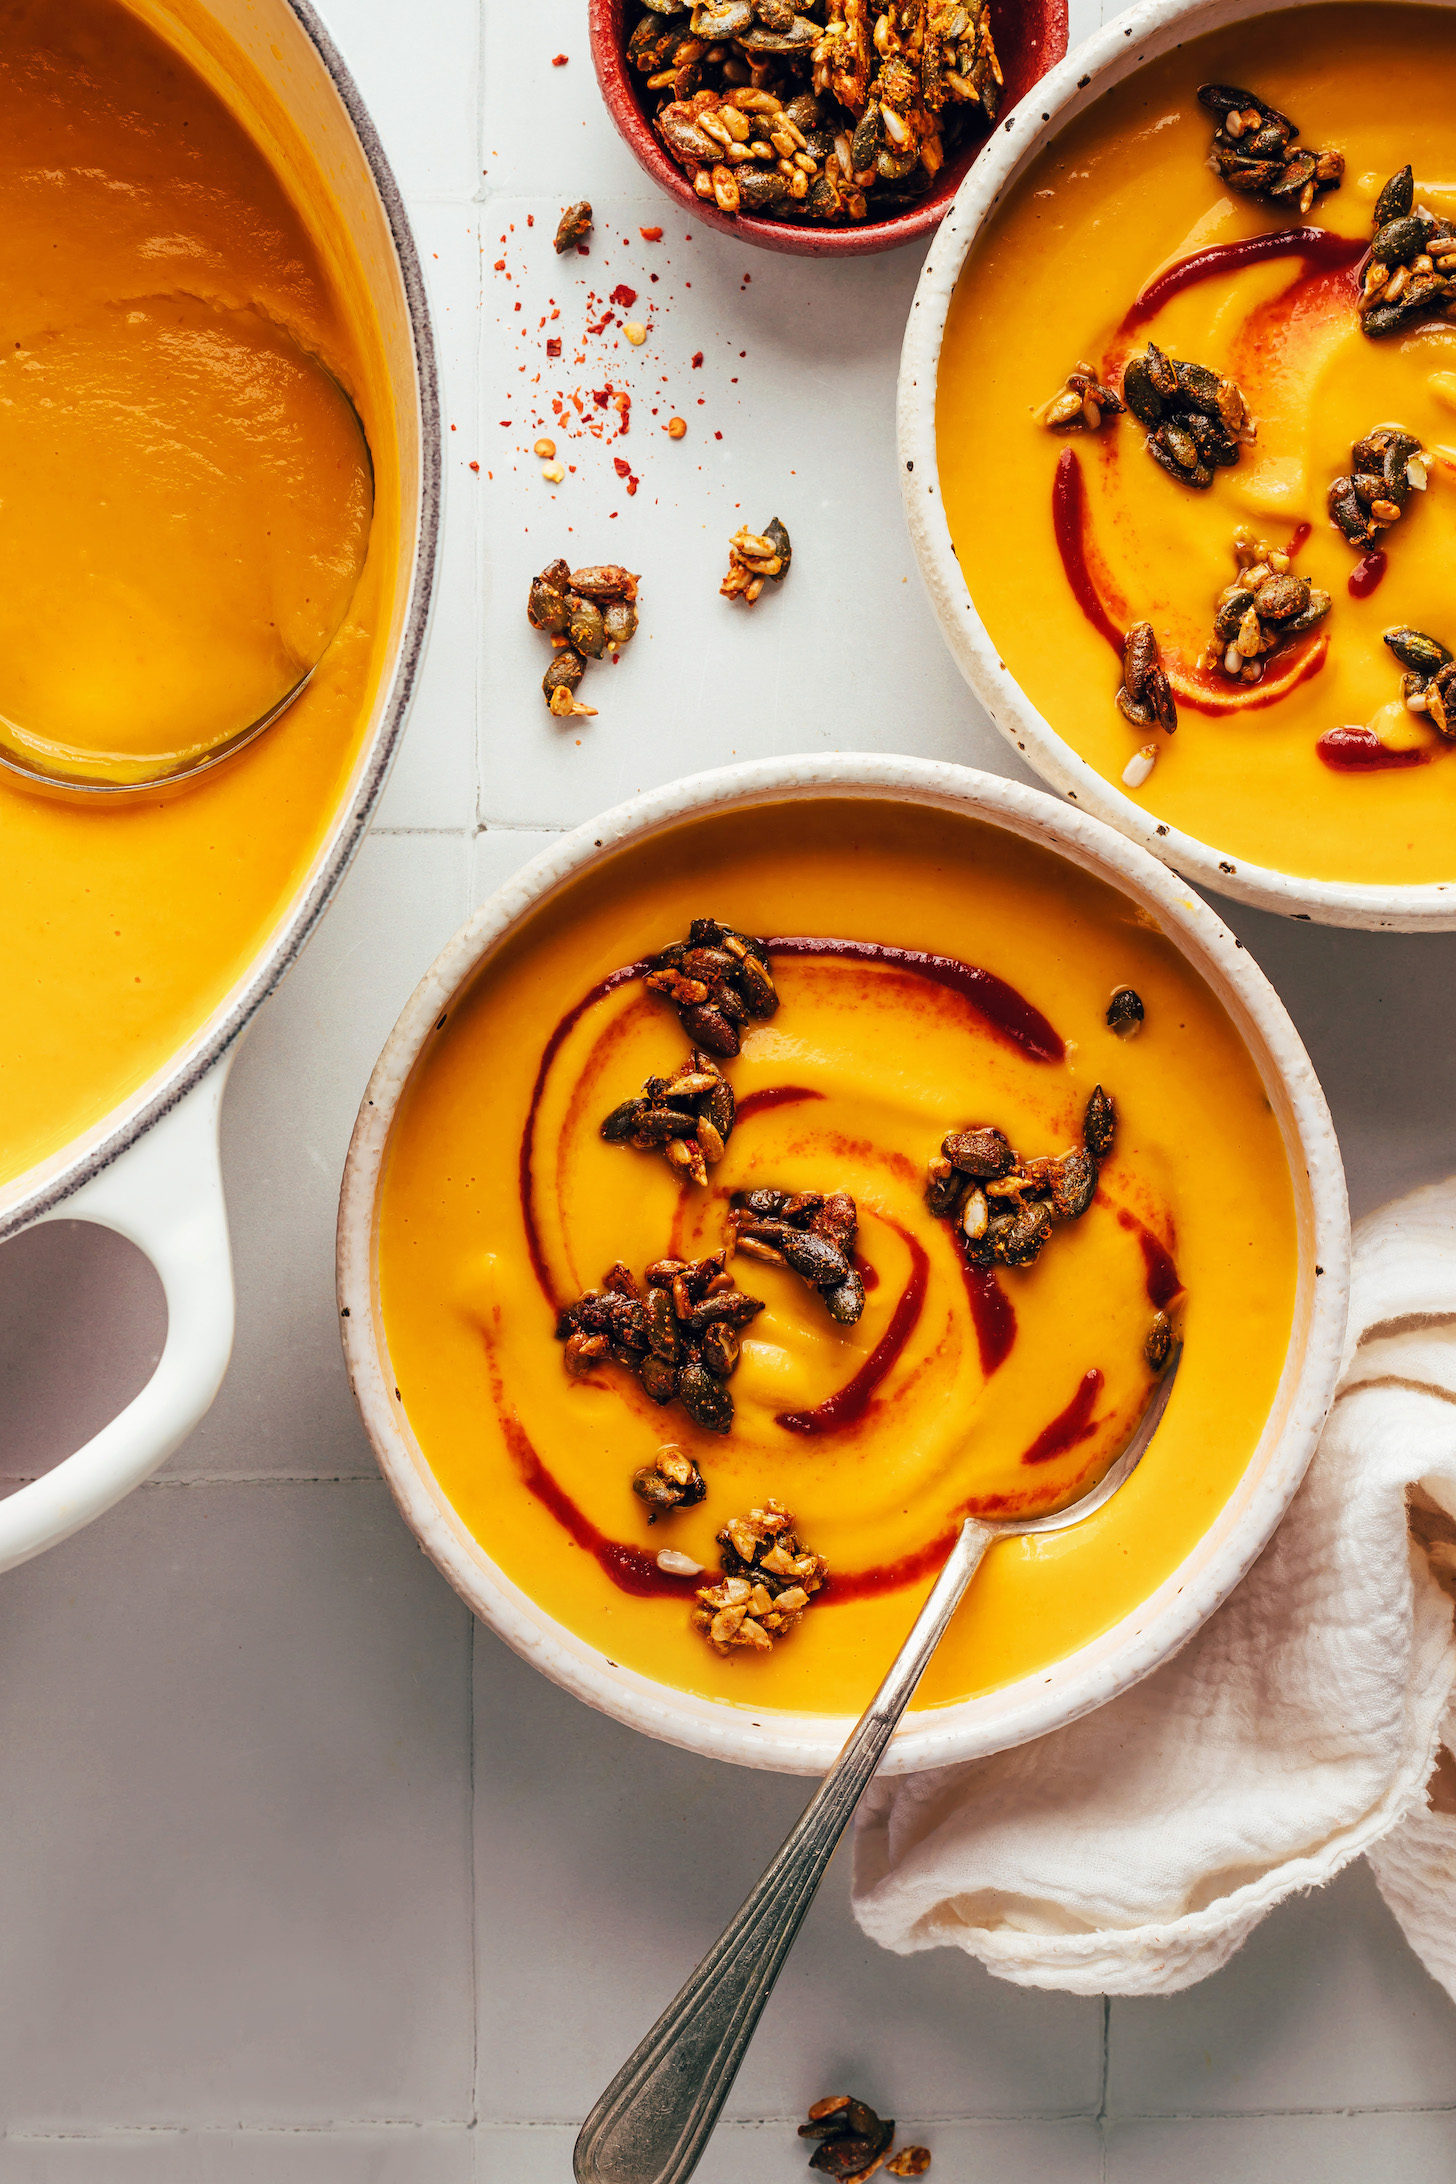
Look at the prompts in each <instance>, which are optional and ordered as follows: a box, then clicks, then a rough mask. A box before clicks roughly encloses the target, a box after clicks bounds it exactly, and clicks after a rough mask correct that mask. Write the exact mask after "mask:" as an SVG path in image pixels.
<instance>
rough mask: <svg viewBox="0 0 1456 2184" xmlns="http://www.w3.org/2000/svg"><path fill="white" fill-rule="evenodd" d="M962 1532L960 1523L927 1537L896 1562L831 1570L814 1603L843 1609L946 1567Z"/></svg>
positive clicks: (897, 1589) (912, 1582)
mask: <svg viewBox="0 0 1456 2184" xmlns="http://www.w3.org/2000/svg"><path fill="white" fill-rule="evenodd" d="M959 1531H960V1526H959V1525H953V1526H952V1527H951V1529H950V1530H949V1531H948V1532H942V1533H941V1534H940V1537H939V1538H938V1539H931V1540H927V1541H926V1543H925V1545H924V1546H923V1547H916V1548H914V1549H912V1551H911V1552H910V1553H909V1554H908V1555H901V1556H900V1558H899V1560H898V1561H895V1562H881V1563H878V1564H876V1565H875V1566H874V1568H872V1569H868V1570H831V1571H830V1573H829V1575H828V1577H827V1578H826V1580H825V1583H824V1589H823V1591H822V1592H821V1593H820V1595H819V1598H818V1599H817V1600H816V1601H815V1603H814V1604H815V1606H816V1607H818V1606H820V1605H822V1606H824V1607H826V1608H842V1607H843V1606H844V1605H845V1604H846V1602H848V1601H850V1600H870V1599H873V1598H874V1596H875V1595H876V1594H877V1593H887V1592H898V1591H899V1590H900V1587H901V1586H902V1585H913V1584H914V1583H915V1582H916V1580H917V1579H918V1578H922V1577H929V1576H930V1575H931V1574H932V1572H934V1571H936V1570H939V1569H941V1568H942V1567H943V1566H944V1564H945V1560H946V1557H947V1556H948V1555H949V1553H950V1551H951V1549H952V1547H954V1545H955V1543H956V1538H957V1535H958V1533H959Z"/></svg>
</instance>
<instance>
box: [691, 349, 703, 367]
mask: <svg viewBox="0 0 1456 2184" xmlns="http://www.w3.org/2000/svg"><path fill="white" fill-rule="evenodd" d="M702 368H703V352H702V350H701V349H699V351H698V353H697V355H696V356H695V357H694V358H693V370H694V371H695V372H700V371H701V370H702Z"/></svg>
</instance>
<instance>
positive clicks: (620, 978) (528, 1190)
mask: <svg viewBox="0 0 1456 2184" xmlns="http://www.w3.org/2000/svg"><path fill="white" fill-rule="evenodd" d="M651 968H652V965H651V963H650V962H643V963H627V964H624V965H623V967H622V968H621V970H619V971H611V972H609V973H608V975H607V976H606V977H605V978H602V979H598V981H597V983H596V985H594V986H593V987H592V989H591V991H590V992H589V993H584V994H583V995H582V997H581V999H580V1000H579V1001H578V1002H577V1004H576V1006H575V1008H571V1009H568V1010H567V1012H566V1014H565V1015H564V1016H563V1017H562V1019H561V1022H560V1023H559V1024H558V1025H557V1027H556V1029H555V1030H554V1031H553V1032H552V1034H551V1036H550V1038H549V1039H548V1040H547V1041H546V1046H545V1049H544V1051H543V1053H542V1056H541V1066H540V1068H539V1069H538V1070H537V1071H536V1082H535V1084H534V1085H533V1086H532V1088H531V1104H530V1106H529V1107H528V1108H527V1110H526V1127H525V1129H524V1130H523V1131H522V1132H521V1157H520V1164H519V1169H518V1174H519V1186H520V1193H521V1219H522V1221H523V1222H524V1224H525V1230H526V1249H527V1250H528V1251H529V1252H530V1254H531V1265H532V1267H533V1268H534V1270H535V1275H536V1279H537V1281H538V1282H539V1283H540V1285H541V1291H542V1294H543V1296H544V1297H545V1298H546V1301H547V1303H548V1304H551V1305H554V1304H555V1303H556V1302H557V1299H556V1294H555V1291H554V1290H553V1289H552V1287H551V1276H550V1275H549V1274H548V1273H547V1271H546V1255H545V1253H544V1252H543V1251H542V1249H541V1237H540V1234H539V1232H538V1230H537V1227H536V1211H535V1204H534V1193H533V1189H532V1180H531V1155H532V1152H533V1149H534V1146H535V1139H536V1115H537V1111H538V1109H539V1108H540V1105H541V1095H542V1093H543V1092H544V1091H545V1089H546V1077H547V1073H548V1071H549V1070H550V1067H551V1064H552V1063H553V1062H554V1061H555V1059H556V1057H557V1055H558V1054H559V1053H560V1051H561V1045H562V1041H563V1040H564V1039H565V1038H566V1037H567V1034H568V1033H569V1032H570V1031H572V1030H573V1029H574V1027H575V1026H576V1025H577V1024H578V1023H580V1021H581V1019H582V1017H583V1016H585V1014H586V1012H587V1010H588V1009H589V1008H591V1007H593V1006H594V1005H595V1003H596V1002H598V1001H602V1000H605V999H606V996H607V995H608V994H609V993H615V991H616V989H617V988H618V986H625V985H627V984H628V983H629V981H630V980H632V979H634V978H645V977H646V975H647V973H648V972H649V971H650V970H651Z"/></svg>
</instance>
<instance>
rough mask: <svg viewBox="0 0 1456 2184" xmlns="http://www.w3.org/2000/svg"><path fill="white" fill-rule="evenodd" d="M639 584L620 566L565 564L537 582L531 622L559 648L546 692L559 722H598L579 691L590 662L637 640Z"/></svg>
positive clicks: (529, 606)
mask: <svg viewBox="0 0 1456 2184" xmlns="http://www.w3.org/2000/svg"><path fill="white" fill-rule="evenodd" d="M639 581H640V579H639V578H638V577H636V576H634V575H633V573H632V571H631V570H630V569H624V568H622V567H621V566H620V565H619V564H618V563H616V562H601V563H598V564H596V565H595V566H593V567H591V568H586V569H573V568H571V567H570V566H569V565H568V564H567V563H566V562H565V561H559V560H558V561H551V562H548V563H547V565H546V567H545V568H544V569H543V570H542V571H541V574H540V575H539V576H536V577H533V578H532V579H531V589H530V592H529V594H528V596H527V599H526V619H527V621H528V622H529V623H530V625H531V627H532V629H538V630H540V631H541V632H542V634H543V635H544V636H547V637H549V638H550V639H551V643H552V645H553V647H554V648H555V655H556V656H555V658H554V659H553V660H552V662H551V665H550V666H549V667H548V668H547V670H546V673H545V676H544V678H543V680H542V683H541V690H542V694H543V695H544V697H545V699H546V704H547V706H548V708H549V710H550V711H551V712H552V713H554V714H555V715H556V716H557V718H558V719H565V718H566V717H568V716H570V715H576V716H579V717H586V718H588V719H595V717H596V707H595V706H594V705H584V704H583V703H582V702H581V700H580V699H579V698H578V696H577V694H576V693H577V691H578V689H579V688H580V685H581V679H582V676H583V675H584V674H585V673H586V663H587V661H588V660H599V659H600V658H601V657H602V654H603V653H604V652H607V653H614V652H617V651H619V650H620V649H621V647H622V646H623V645H626V644H630V643H631V641H632V639H633V638H634V637H635V636H636V634H637V586H638V583H639Z"/></svg>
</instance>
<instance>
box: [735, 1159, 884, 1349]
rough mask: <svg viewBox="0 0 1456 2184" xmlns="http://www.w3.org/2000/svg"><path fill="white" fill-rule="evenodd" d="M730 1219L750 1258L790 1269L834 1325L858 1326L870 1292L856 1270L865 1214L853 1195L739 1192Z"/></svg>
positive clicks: (770, 1190)
mask: <svg viewBox="0 0 1456 2184" xmlns="http://www.w3.org/2000/svg"><path fill="white" fill-rule="evenodd" d="M728 1219H729V1222H730V1224H731V1226H732V1229H733V1233H734V1235H735V1237H736V1238H737V1248H738V1250H739V1251H741V1252H742V1253H743V1254H744V1255H745V1257H747V1258H750V1259H759V1260H761V1261H763V1262H764V1263H765V1264H766V1265H768V1266H786V1267H789V1268H790V1269H791V1270H792V1271H793V1272H794V1273H795V1274H797V1275H798V1276H799V1279H800V1280H801V1281H804V1282H807V1283H808V1285H809V1287H810V1288H811V1289H814V1290H817V1291H818V1293H819V1295H820V1297H821V1298H822V1299H823V1301H824V1306H825V1309H826V1310H827V1312H828V1314H829V1317H830V1318H831V1319H832V1320H837V1321H838V1322H839V1323H840V1325H841V1326H843V1327H852V1326H853V1325H854V1323H855V1321H856V1320H857V1319H858V1318H859V1316H860V1314H861V1313H862V1312H863V1310H864V1302H865V1293H864V1283H863V1282H862V1281H861V1280H860V1278H859V1275H858V1274H857V1273H856V1272H855V1269H854V1243H855V1237H856V1235H857V1234H858V1230H859V1215H858V1212H857V1210H856V1207H855V1203H854V1200H853V1199H852V1198H851V1197H850V1195H849V1192H848V1191H830V1192H829V1193H828V1194H827V1195H826V1194H825V1193H824V1192H823V1191H780V1190H772V1189H766V1188H765V1189H760V1190H752V1191H735V1192H734V1193H733V1203H732V1207H731V1209H730V1212H729V1215H728Z"/></svg>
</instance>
